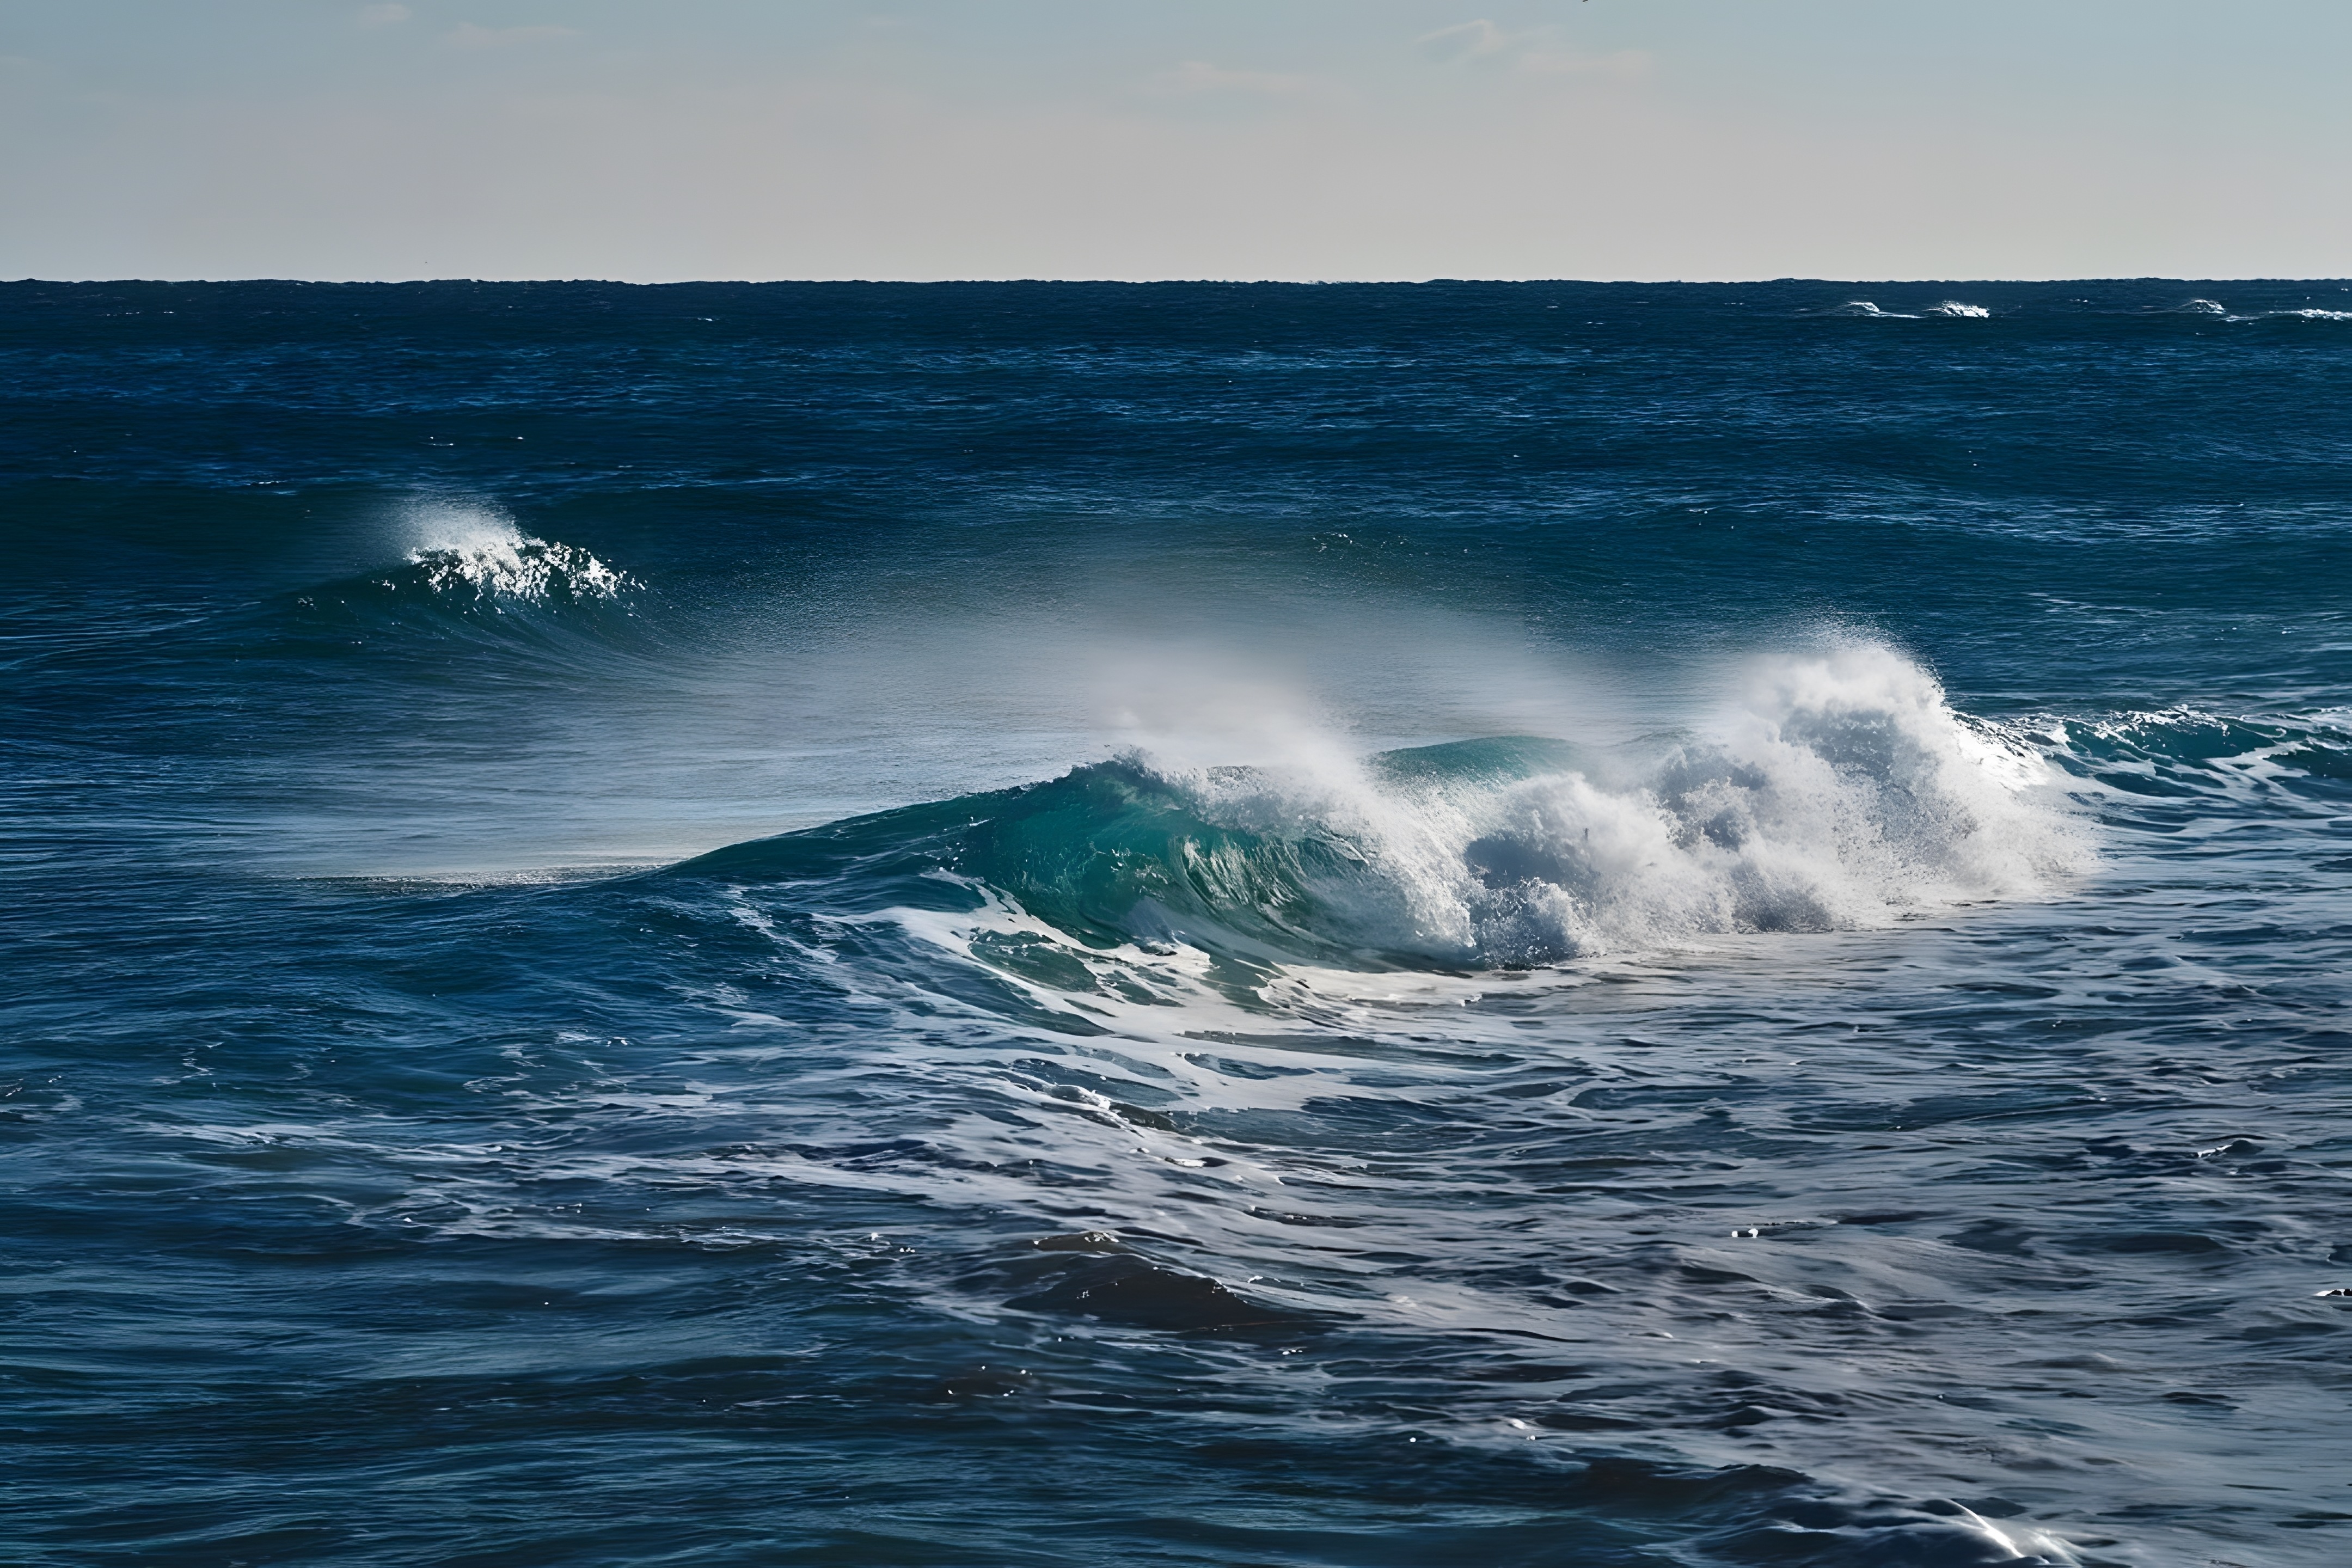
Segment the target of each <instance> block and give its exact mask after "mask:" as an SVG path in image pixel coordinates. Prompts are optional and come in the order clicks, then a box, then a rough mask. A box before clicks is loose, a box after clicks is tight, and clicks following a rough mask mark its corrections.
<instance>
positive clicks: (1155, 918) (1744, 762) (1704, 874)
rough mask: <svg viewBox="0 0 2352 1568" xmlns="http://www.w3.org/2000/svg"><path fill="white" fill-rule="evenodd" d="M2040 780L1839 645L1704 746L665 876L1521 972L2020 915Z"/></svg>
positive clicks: (1162, 797)
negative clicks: (819, 887)
mask: <svg viewBox="0 0 2352 1568" xmlns="http://www.w3.org/2000/svg"><path fill="white" fill-rule="evenodd" d="M2056 776H2057V775H2055V774H2054V773H2053V772H2052V770H2050V769H2049V768H2048V767H2047V765H2046V764H2045V763H2042V761H2041V760H2040V758H2038V757H2037V756H2036V755H2034V754H2033V753H2032V752H2031V751H2029V750H2027V749H2025V748H2024V747H2022V746H2020V745H2018V744H2016V743H2014V742H2012V741H2011V740H2009V739H2007V738H2005V737H2004V736H2003V735H2002V734H2001V733H2000V731H1997V730H1995V729H1994V728H1992V727H1990V726H1988V725H1985V724H1982V723H1979V722H1976V721H1970V720H1969V719H1967V718H1965V717H1964V716H1962V715H1959V714H1958V713H1955V712H1954V711H1953V710H1952V709H1951V708H1950V707H1949V706H1948V703H1947V702H1946V701H1945V700H1944V694H1943V691H1942V689H1941V688H1940V687H1939V686H1938V685H1937V682H1936V680H1935V679H1934V678H1933V677H1931V676H1930V675H1928V674H1927V672H1926V671H1925V670H1923V669H1921V668H1919V667H1918V666H1917V665H1916V664H1914V663H1912V662H1911V661H1910V660H1908V659H1906V658H1904V657H1902V656H1901V655H1900V654H1898V653H1896V652H1895V651H1894V650H1892V649H1889V648H1886V647H1879V646H1875V645H1860V646H1855V647H1846V648H1843V649H1839V650H1836V651H1834V652H1832V653H1829V654H1826V655H1823V656H1821V657H1816V658H1790V659H1782V660H1778V661H1774V662H1772V663H1769V664H1768V665H1765V666H1763V667H1760V668H1758V669H1757V670H1756V671H1755V672H1754V673H1753V678H1752V680H1751V682H1750V685H1749V689H1748V690H1747V692H1745V693H1744V695H1743V697H1742V698H1741V700H1739V701H1738V702H1736V703H1733V704H1731V705H1729V706H1728V709H1727V712H1726V713H1725V714H1724V715H1723V716H1722V718H1721V719H1720V720H1719V721H1717V722H1716V723H1714V724H1711V725H1709V726H1708V727H1707V728H1706V732H1704V733H1692V734H1687V735H1683V736H1678V737H1671V738H1662V739H1660V740H1657V741H1654V742H1649V743H1647V744H1643V745H1637V746H1633V747H1624V748H1612V749H1608V750H1592V751H1588V750H1585V749H1583V748H1580V747H1578V746H1575V745H1573V744H1570V743H1568V742H1559V741H1552V740H1543V739H1535V738H1528V737H1514V738H1505V739H1490V740H1481V741H1467V742H1456V743H1453V744H1448V745H1441V746H1433V747H1426V748H1420V749H1415V750H1410V751H1402V752H1384V753H1381V754H1378V755H1375V756H1372V757H1370V758H1367V759H1364V760H1362V761H1361V762H1360V763H1353V764H1344V765H1334V766H1332V767H1330V768H1327V769H1324V770H1321V771H1319V772H1307V771H1298V770H1276V769H1259V768H1211V769H1205V770H1184V769H1174V768H1169V767H1165V766H1162V765H1159V764H1156V763H1154V762H1153V761H1152V760H1150V758H1148V757H1146V756H1143V755H1140V754H1133V755H1129V756H1126V757H1123V758H1119V759H1117V760H1113V761H1107V762H1102V763H1093V764H1090V765H1088V766H1084V767H1080V768H1076V769H1075V770H1073V771H1072V772H1070V773H1067V774H1066V775H1065V776H1063V777H1061V778H1059V779H1055V780H1053V781H1050V782H1048V783H1044V784H1031V785H1027V786H1024V787H1021V788H1017V789H1012V790H1006V791H1001V792H997V793H994V794H991V795H973V796H967V797H964V798H962V799H959V800H954V801H949V802H945V803H941V804H939V805H923V806H915V807H909V808H907V809H904V810H900V811H894V812H887V813H884V814H881V815H879V816H872V817H865V818H858V819H856V820H853V821H850V822H845V823H838V824H835V825H833V826H829V827H824V828H819V829H814V830H812V831H809V832H805V833H799V834H792V835H786V836H784V837H780V838H774V839H765V840H759V841H755V842H752V843H748V844H742V845H737V846H735V847H731V848H729V849H724V850H720V851H718V852H716V853H715V854H712V855H709V856H705V857H703V858H700V859H698V860H695V861H689V862H688V863H686V865H685V866H683V867H680V868H677V872H683V873H686V874H689V875H702V876H715V877H721V878H725V879H742V880H751V881H761V880H770V879H781V880H785V881H793V882H802V883H806V882H812V881H819V880H830V881H835V883H836V884H839V883H840V882H841V881H842V880H843V879H848V880H849V881H852V882H854V883H856V885H857V886H858V887H859V888H862V889H865V890H866V891H865V894H864V897H865V898H866V900H870V901H872V902H873V903H874V905H875V906H876V907H879V906H881V905H887V904H890V903H893V902H898V903H914V904H917V905H922V904H929V905H930V906H932V907H938V905H939V903H940V899H941V897H942V893H943V889H946V888H948V887H951V886H960V887H961V888H962V889H966V895H965V896H966V897H969V896H971V894H970V890H971V889H979V890H980V891H981V894H982V896H985V897H1001V898H1003V900H1008V901H1010V902H1011V903H1012V904H1013V905H1015V906H1017V907H1018V908H1019V909H1020V910H1023V911H1025V912H1026V913H1027V914H1028V915H1030V916H1032V917H1034V918H1036V919H1039V920H1043V921H1047V922H1049V923H1050V924H1052V925H1053V926H1055V927H1056V928H1058V929H1059V930H1060V931H1063V932H1066V933H1067V934H1069V935H1071V936H1073V937H1075V938H1076V939H1077V940H1078V941H1080V942H1085V943H1088V944H1091V945H1097V946H1107V945H1118V944H1122V943H1138V944H1140V945H1142V946H1143V947H1145V948H1147V949H1151V950H1160V951H1166V950H1168V949H1170V948H1171V947H1173V946H1177V945H1182V946H1190V947H1194V948H1199V949H1203V950H1206V951H1208V952H1215V953H1221V954H1224V955H1227V956H1231V957H1236V958H1240V959H1244V960H1252V961H1258V962H1281V961H1291V960H1298V961H1307V962H1313V963H1326V964H1338V965H1342V966H1354V967H1390V966H1430V965H1436V966H1442V967H1465V968H1486V967H1524V966H1529V965H1538V964H1545V963H1559V962H1563V961H1567V960H1571V959H1576V958H1580V957H1586V956H1591V955H1595V954H1600V953H1606V952H1622V951H1629V950H1640V949H1650V948H1659V947H1666V946H1672V945H1674V944H1675V943H1678V942H1687V941H1689V940H1692V939H1695V938H1700V937H1704V936H1706V935H1709V934H1715V933H1736V932H1767V931H1839V930H1853V929H1860V928H1865V927H1871V926H1877V925H1883V924H1886V923H1888V922H1890V921H1895V920H1899V919H1901V918H1903V917H1905V916H1906V915H1907V914H1911V913H1913V912H1916V911H1920V910H1929V909H1935V908H1940V907H1947V906H1950V905H1954V904H1958V903H1966V902H1970V901H1977V900H1992V899H2005V898H2018V897H2030V896H2032V895H2034V894H2036V893H2038V892H2039V891H2041V890H2042V889H2045V888H2046V887H2049V886H2050V885H2052V883H2053V881H2054V880H2056V879H2061V878H2063V877H2064V876H2066V875H2067V874H2068V873H2069V872H2070V871H2071V870H2072V869H2074V868H2076V867H2078V866H2079V865H2080V864H2081V863H2082V861H2083V856H2084V850H2083V847H2082V846H2081V844H2080V842H2079V841H2078V839H2077V837H2075V835H2074V831H2073V829H2072V824H2071V819H2070V818H2069V817H2068V816H2067V815H2066V813H2065V812H2064V811H2063V807H2062V806H2061V805H2060V804H2059V803H2058V802H2057V801H2056V800H2055V798H2054V792H2053V791H2051V790H2050V789H2048V788H2046V787H2045V786H2046V785H2048V784H2051V783H2052V782H2053V779H2054V778H2055V777H2056ZM942 878H944V879H948V880H946V881H942V880H941V879H942ZM926 879H928V881H929V887H928V888H925V887H924V886H922V884H923V882H924V881H925V880H926Z"/></svg>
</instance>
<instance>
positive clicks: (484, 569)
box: [387, 511, 635, 604]
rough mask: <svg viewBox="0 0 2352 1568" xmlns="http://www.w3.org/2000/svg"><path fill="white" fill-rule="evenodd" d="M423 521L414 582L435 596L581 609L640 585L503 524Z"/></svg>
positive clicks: (572, 550)
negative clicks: (521, 602) (423, 534)
mask: <svg viewBox="0 0 2352 1568" xmlns="http://www.w3.org/2000/svg"><path fill="white" fill-rule="evenodd" d="M420 521H423V522H424V523H425V538H424V539H423V540H421V541H420V542H418V543H417V544H415V546H414V547H413V548H411V549H410V551H409V552H408V561H409V565H410V567H411V569H412V572H411V574H410V575H412V576H413V578H414V579H415V581H416V582H419V583H421V584H423V585H424V586H425V587H426V588H428V589H430V590H432V591H433V592H435V593H439V594H450V595H458V596H461V597H463V596H472V597H477V598H495V599H519V600H523V601H525V602H528V603H532V604H561V603H574V604H580V603H589V602H593V601H597V600H609V599H614V598H617V597H618V596H619V595H621V594H622V593H624V592H625V591H626V590H627V589H629V588H631V587H634V586H635V584H633V583H632V582H631V581H630V579H629V577H628V575H627V574H625V573H622V572H617V571H615V570H614V569H613V568H612V567H610V566H608V565H606V564H605V563H604V562H602V561H599V560H597V559H596V557H595V556H593V555H592V554H590V553H589V552H587V551H585V550H583V549H581V548H579V547H578V546H577V545H572V544H562V543H557V542H550V541H548V540H544V539H535V538H533V537H531V536H530V534H527V533H525V532H523V531H521V530H520V529H519V528H517V527H515V526H514V524H512V523H511V522H509V521H505V520H504V519H502V518H499V517H496V516H492V515H487V514H484V513H480V512H474V511H452V512H443V511H434V512H427V513H425V514H424V516H423V518H422V519H420ZM396 585H397V584H387V586H396Z"/></svg>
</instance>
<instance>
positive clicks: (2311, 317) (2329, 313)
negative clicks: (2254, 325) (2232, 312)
mask: <svg viewBox="0 0 2352 1568" xmlns="http://www.w3.org/2000/svg"><path fill="white" fill-rule="evenodd" d="M2273 316H2292V317H2294V319H2295V320H2296V321H2352V310H2320V309H2318V308H2317V307H2316V306H2314V307H2310V308H2307V309H2305V310H2258V311H2256V312H2255V313H2254V314H2252V315H2251V316H2232V317H2231V318H2230V320H2231V321H2269V320H2270V319H2271V318H2273Z"/></svg>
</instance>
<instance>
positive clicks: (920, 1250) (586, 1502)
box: [0, 281, 2352, 1568]
mask: <svg viewBox="0 0 2352 1568" xmlns="http://www.w3.org/2000/svg"><path fill="white" fill-rule="evenodd" d="M1861 300H1868V301H1871V302H1873V303H1872V304H1871V305H1870V306H1869V307H1868V308H1864V307H1863V306H1862V305H1860V304H1857V303H1855V302H1856V301H1861ZM1956 307H1968V308H1969V310H1965V311H1963V310H1958V309H1956ZM2347 409H2352V288H2347V287H2345V286H2340V285H2337V284H2333V283H2329V284H2324V285H2315V284H2300V283H2295V284H2282V283H2259V282H2241V283H2199V284H2183V283H2172V282H2163V281H2139V282H2119V283H2068V284H2049V285H2017V284H1949V285H1919V284H1898V283H1878V284H1866V285H1853V284H1823V283H1779V284H1771V285H1741V286H1708V287H1674V288H1666V287H1635V286H1607V287H1601V286H1591V285H1570V284H1558V285H1553V284H1526V285H1486V284H1430V285H1421V286H1396V287H1352V286H1331V287H1314V288H1301V287H1289V286H1275V285H1260V286H1246V287H1243V286H1231V287H1229V286H1213V285H1174V284H1171V285H1157V286H1142V287H1129V286H1110V285H1055V284H1034V285H931V286H895V285H889V286H885V285H871V286H867V285H765V286H756V287H754V286H721V285H694V286H680V287H673V288H624V287H618V286H606V285H595V284H544V285H473V284H431V285H413V286H406V285H404V286H396V287H377V286H365V287H362V286H319V285H299V284H273V283H252V284H226V285H176V286H174V285H163V284H110V285H75V286H67V285H54V284H38V283H16V284H7V285H0V551H5V554H0V560H5V563H7V564H6V572H5V577H0V637H5V645H0V647H5V652H0V670H4V671H5V678H0V692H4V693H5V720H0V831H5V843H4V844H0V856H4V857H5V858H0V879H5V881H0V954H5V966H0V1148H5V1164H0V1219H5V1237H6V1254H5V1256H6V1259H7V1264H8V1268H7V1270H6V1274H5V1281H6V1284H5V1333H0V1361H5V1367H0V1375H5V1401H6V1405H5V1409H6V1416H5V1446H6V1452H5V1462H0V1498H4V1499H5V1514H0V1543H5V1559H6V1561H8V1562H11V1563H28V1564H32V1563H37V1564H68V1563H71V1564H83V1563H134V1562H135V1563H218V1564H224V1565H226V1564H230V1563H251V1564H259V1563H398V1564H425V1563H432V1564H443V1563H467V1564H492V1563H498V1564H505V1563H514V1564H551V1563H677V1564H705V1563H709V1564H719V1563H727V1564H733V1563H744V1564H752V1563H758V1564H770V1563H877V1564H915V1563H939V1564H967V1563H970V1564H1023V1565H1030V1564H1034V1565H1039V1568H1044V1565H1048V1564H1052V1565H1062V1564H1094V1563H1118V1564H1128V1563H1163V1564H1178V1563H1182V1564H1238V1563H1248V1564H1345V1565H1356V1564H1363V1565H1372V1564H1423V1563H1430V1564H1441V1563H1442V1564H1453V1563H1493V1564H1574V1565H1578V1568H1584V1565H1592V1564H1637V1563H1640V1564H1660V1565H1662V1564H1686V1565H1693V1568H1696V1565H1700V1564H1767V1563H1773V1564H1781V1563H1805V1564H1937V1565H1942V1564H1975V1563H2003V1562H2045V1563H2080V1564H2097V1563H2111V1564H2134V1565H2147V1568H2158V1565H2165V1564H2176V1563H2188V1564H2207V1563H2222V1564H2236V1565H2239V1568H2268V1565H2273V1564H2278V1565H2287V1564H2332V1563H2341V1562H2343V1561H2346V1560H2347V1556H2352V1489H2347V1472H2346V1468H2345V1466H2344V1463H2343V1455H2344V1447H2343V1438H2342V1426H2343V1421H2344V1399H2345V1394H2346V1391H2347V1384H2352V1377H2347V1370H2346V1365H2347V1348H2352V1341H2347V1338H2346V1330H2347V1325H2352V1224H2348V1223H2347V1222H2352V1190H2347V1177H2352V1142H2347V1135H2346V1110H2347V1089H2352V1070H2347V1069H2348V1068H2352V1013H2347V1006H2348V1005H2352V988H2347V971H2352V695H2347V693H2352V622H2348V621H2347V610H2352V600H2348V599H2347V590H2352V567H2347V546H2352V422H2348V421H2347ZM2330 1292H2334V1293H2333V1294H2330Z"/></svg>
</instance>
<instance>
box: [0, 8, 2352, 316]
mask: <svg viewBox="0 0 2352 1568" xmlns="http://www.w3.org/2000/svg"><path fill="white" fill-rule="evenodd" d="M2347 61H2352V4H2347V0H2229V3H2228V4H2218V3H2215V0H1973V3H1971V4H1967V5H1959V4H1943V3H1935V0H1460V3H1431V0H1246V3H1244V0H903V3H900V4H893V5H886V4H866V3H863V0H404V3H401V4H360V3H346V0H0V276H5V277H26V276H32V277H46V278H123V277H145V278H242V277H278V278H317V279H401V278H457V277H473V278H611V279H639V280H662V279H691V278H749V279H765V278H898V279H929V278H1126V279H1144V278H1239V279H1255V278H1287V279H1416V278H1430V277H1456V278H1588V279H1626V278H1632V279H1745V278H1769V277H1782V276H1809V277H1828V278H1856V279H1872V278H2052V277H2084V276H2106V277H2114V276H2141V275H2160V276H2173V277H2189V278H2200V277H2203V278H2214V277H2247V276H2268V277H2341V276H2344V275H2347V274H2352V171H2347V163H2352V88H2347V80H2352V65H2347Z"/></svg>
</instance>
